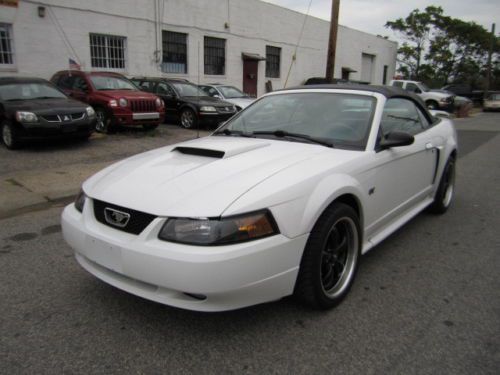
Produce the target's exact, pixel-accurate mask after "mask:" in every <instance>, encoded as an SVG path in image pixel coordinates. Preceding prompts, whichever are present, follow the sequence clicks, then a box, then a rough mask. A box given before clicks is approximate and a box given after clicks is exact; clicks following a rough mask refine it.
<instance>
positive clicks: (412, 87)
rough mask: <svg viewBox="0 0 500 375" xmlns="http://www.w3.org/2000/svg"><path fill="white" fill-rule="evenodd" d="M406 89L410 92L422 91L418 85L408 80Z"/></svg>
mask: <svg viewBox="0 0 500 375" xmlns="http://www.w3.org/2000/svg"><path fill="white" fill-rule="evenodd" d="M406 91H409V92H417V93H418V92H421V91H420V89H419V88H418V86H417V85H416V84H414V83H412V82H408V83H407V84H406Z"/></svg>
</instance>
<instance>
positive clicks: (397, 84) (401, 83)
mask: <svg viewBox="0 0 500 375" xmlns="http://www.w3.org/2000/svg"><path fill="white" fill-rule="evenodd" d="M392 85H393V86H395V87H403V82H401V81H394V82H393V83H392Z"/></svg>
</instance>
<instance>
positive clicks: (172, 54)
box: [161, 30, 187, 73]
mask: <svg viewBox="0 0 500 375" xmlns="http://www.w3.org/2000/svg"><path fill="white" fill-rule="evenodd" d="M162 46H163V56H162V64H161V70H162V72H165V73H187V34H184V33H175V32H173V31H165V30H163V32H162Z"/></svg>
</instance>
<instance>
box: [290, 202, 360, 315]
mask: <svg viewBox="0 0 500 375" xmlns="http://www.w3.org/2000/svg"><path fill="white" fill-rule="evenodd" d="M360 233H361V230H360V224H359V218H358V215H357V213H356V211H355V210H354V209H352V208H351V207H350V206H348V205H346V204H343V203H334V204H333V205H331V206H330V207H329V208H328V209H327V210H326V211H325V212H324V213H323V214H322V215H321V217H320V218H319V219H318V221H317V222H316V224H315V225H314V228H313V230H312V231H311V234H310V236H309V239H308V241H307V244H306V247H305V249H304V254H303V255H302V261H301V263H300V270H299V275H298V277H297V282H296V285H295V291H294V294H295V296H296V297H297V298H298V299H299V300H301V301H302V302H304V303H306V304H307V305H309V306H312V307H315V308H320V309H327V308H331V307H333V306H335V305H337V304H338V303H339V302H340V301H341V300H342V299H343V298H344V297H345V296H346V295H347V293H348V291H349V289H350V287H351V285H352V282H353V280H354V276H355V274H356V271H357V268H358V262H359V257H360V251H361V236H360Z"/></svg>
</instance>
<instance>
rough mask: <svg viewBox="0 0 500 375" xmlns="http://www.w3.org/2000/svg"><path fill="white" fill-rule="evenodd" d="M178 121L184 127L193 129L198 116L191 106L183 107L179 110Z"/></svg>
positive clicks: (196, 123)
mask: <svg viewBox="0 0 500 375" xmlns="http://www.w3.org/2000/svg"><path fill="white" fill-rule="evenodd" d="M180 123H181V126H182V127H183V128H185V129H193V128H195V127H196V126H197V125H198V117H197V116H196V113H195V112H194V111H193V110H192V109H191V108H185V109H183V110H182V111H181V116H180Z"/></svg>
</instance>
